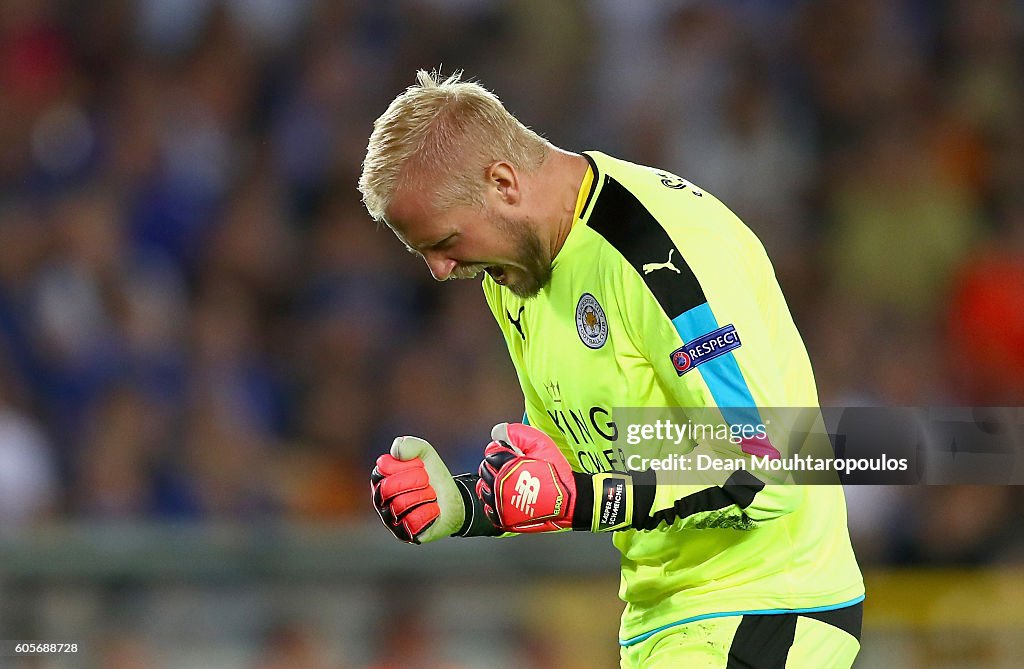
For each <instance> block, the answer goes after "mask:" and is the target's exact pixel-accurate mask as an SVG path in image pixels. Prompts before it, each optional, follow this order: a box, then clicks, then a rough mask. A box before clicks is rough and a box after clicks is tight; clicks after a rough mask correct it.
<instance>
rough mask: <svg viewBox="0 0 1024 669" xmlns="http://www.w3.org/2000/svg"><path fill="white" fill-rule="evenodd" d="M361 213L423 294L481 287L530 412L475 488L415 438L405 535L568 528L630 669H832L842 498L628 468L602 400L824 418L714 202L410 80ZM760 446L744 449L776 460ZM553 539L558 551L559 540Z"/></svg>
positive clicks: (845, 596)
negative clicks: (426, 275)
mask: <svg viewBox="0 0 1024 669" xmlns="http://www.w3.org/2000/svg"><path fill="white" fill-rule="evenodd" d="M359 188H360V191H361V192H362V194H363V200H364V202H365V204H366V207H367V209H368V211H369V212H370V214H371V216H373V218H375V219H377V220H378V221H384V222H385V223H387V225H388V226H389V227H390V228H391V229H392V231H394V233H395V234H396V235H397V236H398V238H399V239H400V240H401V241H402V242H403V243H404V244H405V245H406V246H407V247H408V248H409V249H410V250H412V251H413V252H415V253H417V254H418V255H420V256H421V257H422V258H423V259H424V261H425V262H426V263H427V266H428V267H429V269H430V272H431V274H433V276H434V278H436V279H438V280H441V281H443V280H446V279H452V278H457V279H458V278H472V277H474V276H476V275H478V274H479V273H480V272H484V273H485V277H484V279H483V288H484V292H485V294H486V297H487V302H488V304H489V305H490V308H491V310H492V311H493V312H494V316H495V318H496V319H497V321H498V324H499V326H500V328H501V330H502V333H503V335H504V337H505V341H506V343H507V345H508V350H509V353H510V354H511V356H512V360H513V362H514V364H515V367H516V371H517V372H518V375H519V380H520V384H521V385H522V390H523V394H524V397H525V403H526V415H525V419H524V423H525V424H500V425H498V426H496V427H495V429H494V432H493V433H492V435H491V437H492V440H491V442H490V444H489V445H487V446H486V448H485V449H484V451H483V454H482V456H483V458H482V462H481V465H480V468H479V470H478V471H477V472H472V473H466V474H460V475H458V476H452V475H451V473H450V472H449V471H448V469H447V468H446V467H445V465H444V463H443V462H442V461H441V459H440V458H439V457H438V455H437V453H436V452H435V451H434V449H433V448H432V447H431V446H430V444H428V443H427V442H425V441H423V440H422V439H418V438H415V437H400V438H398V439H396V440H395V442H394V444H392V447H391V450H390V452H389V453H387V454H385V455H382V456H381V457H380V458H379V459H378V460H377V466H376V468H375V469H374V471H373V473H372V475H371V488H372V495H373V503H374V506H375V507H376V508H377V511H378V512H379V513H380V515H381V518H382V520H383V521H384V524H385V525H386V526H387V527H388V529H390V530H391V532H393V533H394V534H395V536H397V537H398V538H399V539H402V540H404V541H408V542H412V543H423V542H428V541H433V540H436V539H440V538H442V537H448V536H457V537H468V536H497V535H501V534H506V533H522V532H544V531H562V530H570V529H571V530H578V531H589V532H608V533H611V534H612V541H613V542H614V543H615V545H616V547H618V549H619V550H620V551H621V553H622V580H621V587H620V596H621V597H622V599H623V600H624V601H625V603H626V607H625V611H624V612H623V615H622V622H621V627H620V645H621V661H622V666H623V667H643V668H645V669H655V668H662V667H682V666H694V667H698V666H699V667H752V668H765V669H768V668H772V669H774V668H777V667H807V668H813V669H823V668H831V667H849V666H851V664H852V663H853V660H854V657H855V656H856V654H857V652H858V650H859V648H860V643H859V636H860V623H861V612H862V609H861V607H862V604H861V602H862V600H863V598H864V586H863V582H862V580H861V575H860V571H859V569H858V567H857V563H856V560H855V558H854V555H853V551H852V549H851V546H850V539H849V534H848V531H847V527H846V506H845V501H844V498H843V492H842V489H841V488H840V487H838V486H798V485H776V484H767V483H766V482H765V481H763V480H760V479H759V478H758V477H757V476H756V475H754V474H753V473H751V472H748V471H737V472H733V473H729V472H722V474H721V478H720V480H716V481H712V482H710V483H708V484H706V485H700V484H685V485H684V484H682V483H678V482H676V483H673V484H658V485H653V484H654V483H655V482H656V480H657V477H656V474H655V472H646V471H630V470H629V469H628V467H627V463H625V462H622V457H621V451H620V450H619V446H620V445H621V444H620V443H618V442H619V440H618V435H617V433H616V429H615V423H614V421H613V420H612V415H611V414H612V408H613V407H683V408H686V409H706V408H712V409H715V410H718V411H720V412H721V415H722V417H723V419H724V420H726V421H729V422H730V423H731V422H734V421H738V420H739V419H740V418H744V417H749V416H750V415H751V414H755V415H756V413H757V412H758V411H759V407H817V405H818V398H817V390H816V388H815V384H814V377H813V374H812V371H811V365H810V362H809V360H808V357H807V353H806V351H805V349H804V345H803V342H802V340H801V338H800V335H799V333H798V332H797V330H796V327H795V326H794V324H793V320H792V317H791V316H790V313H789V309H788V307H787V306H786V302H785V300H784V299H783V296H782V293H781V291H780V289H779V286H778V283H777V282H776V280H775V276H774V272H773V270H772V267H771V264H770V263H769V261H768V258H767V257H766V255H765V253H764V250H763V248H762V246H761V244H760V243H759V242H758V240H757V239H756V238H755V236H754V235H753V233H751V232H750V230H748V229H747V228H746V227H745V226H744V225H743V224H742V223H741V222H740V221H739V220H738V219H737V218H736V217H735V216H734V215H733V214H732V213H731V212H730V211H729V210H728V209H727V208H726V207H725V206H724V205H723V204H721V203H720V202H719V201H718V200H716V199H715V198H714V197H712V196H711V195H709V194H708V193H706V192H704V191H702V190H700V189H698V188H696V187H694V186H693V184H690V183H689V182H687V181H685V180H683V179H681V178H679V177H677V176H675V175H672V174H669V173H667V172H664V171H659V170H654V169H651V168H647V167H641V166H638V165H634V164H631V163H627V162H624V161H622V160H617V159H615V158H612V157H609V156H607V155H604V154H601V153H597V152H586V153H583V154H575V153H569V152H566V151H563V150H561V149H559V148H557V147H555V146H553V145H551V144H550V143H548V142H546V141H545V140H544V139H542V138H541V137H540V136H538V135H537V134H536V133H534V132H533V131H531V130H529V129H528V128H526V127H525V126H524V125H522V124H521V123H520V122H519V121H518V120H517V119H516V118H514V117H513V116H512V115H511V114H509V113H508V112H507V111H506V110H505V108H504V107H503V106H502V104H501V103H500V102H499V101H498V99H497V98H496V97H495V96H494V95H493V94H491V93H490V92H488V91H487V90H486V89H484V88H483V87H481V86H479V85H477V84H475V83H469V82H463V81H460V80H459V77H458V75H455V76H452V77H449V78H448V79H446V80H444V81H439V78H438V77H437V76H436V75H430V74H428V73H427V72H424V71H420V72H419V73H418V75H417V84H416V85H414V86H411V87H410V88H408V89H407V90H406V91H405V92H404V93H402V94H401V95H399V96H398V97H397V98H395V100H394V101H393V102H392V103H391V105H390V106H389V107H388V109H387V111H385V112H384V114H383V115H382V116H381V117H380V118H379V119H377V121H376V122H375V124H374V129H373V133H372V134H371V136H370V141H369V146H368V149H367V153H366V159H365V162H364V164H363V173H362V176H361V178H360V181H359ZM774 443H780V442H779V441H778V440H775V441H774V442H773V439H772V435H771V434H769V435H768V438H765V439H761V440H756V439H755V440H750V441H747V442H744V443H742V444H738V445H736V449H737V453H739V454H747V455H756V456H765V455H767V456H769V457H775V456H778V455H779V452H778V451H777V450H776V448H775V446H774V445H773V444H774ZM567 540H568V539H567Z"/></svg>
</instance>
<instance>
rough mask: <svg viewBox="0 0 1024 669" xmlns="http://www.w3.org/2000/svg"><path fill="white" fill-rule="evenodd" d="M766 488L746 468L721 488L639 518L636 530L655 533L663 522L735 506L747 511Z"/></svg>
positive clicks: (707, 491) (682, 500)
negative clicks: (654, 530)
mask: <svg viewBox="0 0 1024 669" xmlns="http://www.w3.org/2000/svg"><path fill="white" fill-rule="evenodd" d="M763 489H764V483H763V482H762V481H761V480H760V479H758V478H757V477H756V476H754V475H753V474H751V473H750V472H748V471H747V470H745V469H739V470H737V471H735V472H733V473H732V475H731V476H730V477H729V478H728V479H727V480H726V482H725V483H724V484H723V485H722V486H721V487H717V486H714V487H710V488H704V489H703V490H699V491H697V492H695V493H693V494H692V495H687V496H686V497H682V498H680V499H677V500H676V501H675V503H674V504H673V505H672V507H671V508H668V509H661V510H659V511H655V512H654V513H652V514H650V515H648V516H647V518H636V519H635V520H634V523H633V527H635V528H636V529H640V530H653V529H654V528H656V527H657V526H658V525H660V524H661V522H662V521H665V523H666V524H668V525H672V524H673V523H675V522H676V520H678V519H679V518H686V517H688V516H692V515H694V514H697V513H704V512H705V511H718V510H720V509H724V508H726V507H728V506H730V505H732V504H735V505H736V506H738V507H739V508H741V509H745V508H747V507H748V506H750V505H751V503H752V502H753V501H754V497H755V496H756V495H757V493H759V492H761V490H763Z"/></svg>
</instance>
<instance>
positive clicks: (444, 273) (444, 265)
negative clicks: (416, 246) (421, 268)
mask: <svg viewBox="0 0 1024 669" xmlns="http://www.w3.org/2000/svg"><path fill="white" fill-rule="evenodd" d="M423 259H424V260H425V261H426V263H427V267H428V268H429V269H430V274H431V275H432V276H433V277H434V279H435V280H437V281H447V279H448V277H449V276H451V274H452V272H453V271H455V265H456V264H457V263H456V261H454V260H452V259H451V258H448V257H447V256H445V255H444V254H443V253H428V254H426V255H425V256H424V257H423Z"/></svg>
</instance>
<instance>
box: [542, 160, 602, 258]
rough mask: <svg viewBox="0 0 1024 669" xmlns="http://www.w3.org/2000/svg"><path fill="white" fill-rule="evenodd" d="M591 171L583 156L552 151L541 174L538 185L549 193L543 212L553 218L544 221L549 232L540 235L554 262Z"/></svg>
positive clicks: (543, 219)
mask: <svg viewBox="0 0 1024 669" xmlns="http://www.w3.org/2000/svg"><path fill="white" fill-rule="evenodd" d="M589 167H590V164H589V163H588V162H587V159H586V158H584V157H583V156H581V155H579V154H576V153H569V152H568V151H563V150H562V149H559V148H557V147H552V149H551V152H550V154H548V157H547V159H546V160H545V161H544V164H543V165H542V166H541V168H540V170H539V174H538V177H540V178H539V179H538V183H541V184H544V187H545V188H546V190H547V191H548V192H547V194H546V199H547V204H546V206H545V208H544V211H548V212H551V214H550V217H544V218H542V219H541V221H542V223H543V224H544V225H545V226H546V228H547V229H546V230H543V231H540V234H541V239H543V240H545V241H546V243H547V247H548V250H549V251H550V253H551V258H552V260H554V258H555V256H557V255H558V252H559V251H561V250H562V246H564V245H565V240H566V238H568V236H569V232H570V231H571V230H572V225H573V223H574V222H575V221H573V217H574V214H575V213H576V200H577V198H578V196H579V192H580V185H581V184H582V183H583V177H584V176H586V174H587V169H588V168H589Z"/></svg>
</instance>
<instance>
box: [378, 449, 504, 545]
mask: <svg viewBox="0 0 1024 669" xmlns="http://www.w3.org/2000/svg"><path fill="white" fill-rule="evenodd" d="M476 478H477V477H476V474H459V475H458V476H454V477H453V476H452V475H451V473H450V472H449V471H448V467H447V466H445V464H444V461H443V460H441V456H439V455H438V454H437V451H435V450H434V447H433V446H431V445H430V444H429V443H428V442H426V441H425V440H423V439H420V438H419V437H398V438H397V439H395V441H394V443H393V444H391V452H390V453H385V454H384V455H382V456H380V457H379V458H377V466H376V467H374V468H373V472H372V473H371V474H370V495H371V498H372V500H373V508H374V509H376V510H377V515H379V516H380V519H381V521H382V522H383V523H384V527H386V528H388V530H389V531H390V532H391V533H392V534H394V535H395V537H397V538H398V539H400V540H402V541H404V542H406V543H410V544H420V543H428V542H430V541H435V540H437V539H441V538H442V537H446V536H449V535H454V536H461V537H475V536H495V535H498V534H501V532H500V531H498V530H497V529H496V528H495V527H494V525H493V524H491V522H490V521H489V520H488V519H487V517H486V516H485V515H484V514H483V513H482V509H480V507H481V504H480V502H479V500H478V499H477V498H476V495H475V486H476Z"/></svg>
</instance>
